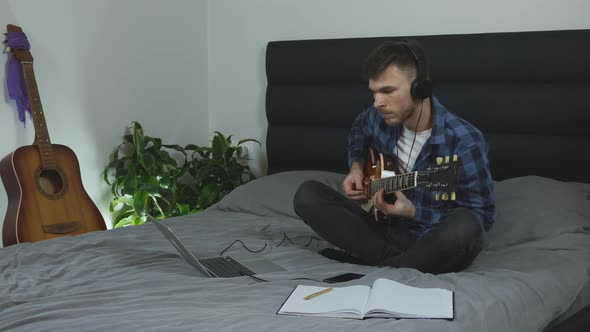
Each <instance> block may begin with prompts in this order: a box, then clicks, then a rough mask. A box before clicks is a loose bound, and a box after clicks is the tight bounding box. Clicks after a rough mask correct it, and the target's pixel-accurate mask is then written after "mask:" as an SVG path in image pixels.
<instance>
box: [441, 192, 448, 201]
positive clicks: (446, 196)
mask: <svg viewBox="0 0 590 332" xmlns="http://www.w3.org/2000/svg"><path fill="white" fill-rule="evenodd" d="M442 200H443V201H448V200H449V194H447V193H443V194H442Z"/></svg>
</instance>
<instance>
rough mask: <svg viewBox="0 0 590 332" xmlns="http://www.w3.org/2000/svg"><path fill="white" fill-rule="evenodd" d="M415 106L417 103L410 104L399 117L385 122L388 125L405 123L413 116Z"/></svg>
mask: <svg viewBox="0 0 590 332" xmlns="http://www.w3.org/2000/svg"><path fill="white" fill-rule="evenodd" d="M415 107H416V106H415V105H410V106H408V107H407V108H406V109H404V111H403V112H402V113H401V114H400V116H399V117H395V118H392V119H390V120H385V123H386V124H387V125H388V126H397V125H400V124H403V123H405V122H406V121H408V119H409V118H410V117H412V115H413V114H414V112H415V111H416V108H415Z"/></svg>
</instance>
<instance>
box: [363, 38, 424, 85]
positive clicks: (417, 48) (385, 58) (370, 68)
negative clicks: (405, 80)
mask: <svg viewBox="0 0 590 332" xmlns="http://www.w3.org/2000/svg"><path fill="white" fill-rule="evenodd" d="M412 51H413V52H414V54H415V56H414V54H412ZM416 57H417V58H418V59H416ZM417 62H421V63H420V65H421V67H420V70H421V71H422V73H423V77H421V78H427V77H429V76H430V75H429V71H428V61H427V59H426V55H425V53H424V48H423V47H422V45H421V44H420V43H419V42H417V41H415V40H403V41H385V42H383V43H382V44H381V45H379V46H377V47H376V48H375V49H373V50H372V51H371V53H369V55H368V56H367V58H366V59H365V65H364V75H365V79H367V80H371V79H376V78H377V77H378V76H379V75H381V73H383V71H385V69H387V67H389V66H391V65H396V66H397V67H398V68H400V69H401V70H407V71H410V72H411V73H413V74H414V76H415V77H416V78H417V76H418V72H417ZM422 65H423V66H422Z"/></svg>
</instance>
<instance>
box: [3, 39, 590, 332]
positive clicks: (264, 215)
mask: <svg viewBox="0 0 590 332" xmlns="http://www.w3.org/2000/svg"><path fill="white" fill-rule="evenodd" d="M416 38H417V39H419V40H420V41H421V42H422V43H423V44H424V45H425V47H426V49H427V50H428V51H429V53H430V56H431V59H432V75H431V76H432V78H433V79H434V81H435V84H436V85H435V95H436V96H437V97H438V98H439V99H440V100H441V102H442V103H443V104H445V105H446V106H447V107H448V108H449V109H450V110H451V111H453V112H455V113H457V114H459V115H461V116H462V117H464V118H466V119H467V120H469V121H470V122H472V123H474V124H475V125H476V126H478V127H479V128H480V129H482V131H483V132H484V133H485V135H486V137H487V139H488V142H489V144H490V161H491V168H492V173H493V176H494V180H495V182H494V185H495V190H496V196H497V221H496V224H495V225H494V227H493V228H492V229H491V230H490V231H489V232H488V233H487V234H486V238H485V245H484V249H483V251H482V253H481V254H480V255H479V256H478V258H477V259H476V260H475V262H474V263H473V264H472V265H471V266H470V267H469V268H467V269H466V270H465V271H462V272H459V273H448V274H442V275H432V274H424V273H420V272H418V271H416V270H412V269H395V268H389V267H383V268H377V267H369V266H362V265H354V264H348V263H339V262H336V261H333V260H329V259H327V258H325V257H323V256H321V255H319V254H318V251H320V250H321V249H323V248H327V247H330V244H329V243H327V242H325V241H323V240H322V239H321V238H319V237H317V235H315V234H314V233H313V232H312V231H311V230H310V229H309V228H308V227H307V226H306V225H305V224H304V223H303V222H302V221H301V220H300V219H299V218H298V217H297V215H296V214H295V213H294V211H293V207H292V199H293V195H294V193H295V191H296V189H297V187H298V186H299V184H300V183H302V182H303V181H306V180H311V179H313V180H317V181H320V182H323V183H326V184H327V185H329V186H332V187H333V188H336V189H339V190H341V183H342V180H343V178H344V173H345V172H346V153H345V149H346V135H347V130H348V128H349V126H350V124H351V123H352V120H353V119H354V117H355V115H356V114H358V112H360V111H362V110H363V109H364V108H365V107H366V106H367V105H368V104H369V103H370V101H371V99H370V98H371V96H370V94H369V93H368V90H367V87H366V82H363V81H362V80H361V79H360V66H359V64H360V63H361V62H362V59H363V58H364V56H365V55H366V54H367V52H368V50H369V49H371V48H372V47H373V46H375V45H377V44H379V43H380V42H381V41H383V40H385V39H386V38H358V39H333V40H305V41H276V42H270V43H269V44H268V45H267V50H266V73H267V81H268V87H267V94H266V113H267V119H268V132H267V142H266V148H267V155H268V175H266V176H263V177H260V178H258V179H256V180H255V181H252V182H250V183H247V184H245V185H243V186H241V187H239V188H237V189H235V190H234V191H232V192H231V193H230V194H229V195H227V196H226V197H225V198H224V199H223V200H222V201H220V202H219V203H217V204H216V205H214V206H212V207H210V208H209V209H207V210H206V211H204V212H202V213H197V214H192V215H188V216H183V217H177V218H170V219H168V220H165V221H164V223H165V224H166V225H168V226H169V227H171V228H172V229H173V230H174V231H175V232H176V233H177V234H178V235H179V237H180V238H181V239H182V240H183V242H184V243H186V244H187V245H188V246H189V247H190V248H191V249H192V250H193V251H194V252H195V254H196V255H197V256H202V257H204V256H211V255H218V254H220V253H222V252H223V253H224V254H229V255H231V256H236V257H242V256H243V257H246V256H251V255H263V256H264V257H266V258H267V259H269V260H271V261H273V262H274V263H276V264H278V265H280V266H281V267H283V268H284V269H285V270H284V271H280V272H273V273H268V274H262V275H259V277H260V278H263V279H265V280H267V282H260V281H258V280H255V279H253V278H250V277H246V276H244V277H238V278H229V279H219V278H214V279H209V278H204V277H203V276H202V275H201V274H200V273H199V272H198V271H197V270H195V269H194V268H193V267H191V266H190V265H189V264H187V263H186V262H185V261H183V260H182V259H181V258H180V256H179V255H178V254H177V253H176V251H175V249H174V248H173V247H172V245H170V243H169V242H168V241H167V239H166V238H164V237H163V236H162V234H161V233H159V232H158V231H157V230H156V228H155V227H154V225H152V224H149V223H147V224H144V225H141V226H135V227H128V228H123V229H116V230H109V231H102V232H94V233H88V234H83V235H79V236H74V237H63V238H58V239H53V240H48V241H42V242H37V243H24V244H19V245H14V246H10V247H6V248H2V249H0V271H1V272H0V273H2V278H1V279H0V331H29V330H32V331H49V330H52V331H81V330H84V331H104V330H111V329H112V330H131V331H151V330H158V331H162V330H164V331H236V330H237V331H269V330H273V331H274V330H280V331H296V330H312V329H313V330H316V331H332V330H340V331H352V330H360V329H368V330H374V331H382V330H387V331H575V330H577V329H582V328H583V327H584V326H585V324H586V326H587V324H588V323H589V322H588V316H589V315H588V313H589V309H588V307H589V306H590V282H589V279H590V175H589V174H588V173H587V170H588V169H590V156H589V155H588V153H587V152H588V147H589V146H590V133H589V131H588V129H587V127H586V126H587V124H588V123H590V110H589V109H588V106H587V103H586V102H585V101H584V99H583V97H584V96H586V95H587V94H588V92H590V63H588V62H587V59H588V58H590V45H589V44H588V43H587V42H586V41H587V40H590V31H589V30H572V31H542V32H518V33H492V34H468V35H437V36H418V37H416ZM236 240H239V242H236ZM249 250H250V251H257V252H258V253H250V252H249ZM345 272H357V273H362V274H365V276H364V277H363V278H361V279H357V280H353V281H348V282H345V283H342V284H341V285H343V286H345V285H353V284H366V285H370V284H371V283H372V282H373V281H374V280H375V279H377V278H389V279H392V280H395V281H398V282H402V283H405V284H407V285H410V286H416V287H441V288H446V289H450V290H453V291H454V292H455V310H456V318H455V319H454V320H452V321H447V320H428V319H398V320H396V319H367V320H354V319H332V318H312V317H292V316H280V315H276V314H275V313H276V311H277V310H278V309H279V307H280V306H281V304H282V303H283V302H284V301H285V299H286V298H287V296H288V295H289V294H290V293H291V291H292V290H293V288H294V287H295V286H296V285H298V284H303V283H305V284H310V285H318V284H319V285H321V284H322V283H321V281H320V280H322V279H324V278H327V277H331V276H334V275H337V274H340V273H345Z"/></svg>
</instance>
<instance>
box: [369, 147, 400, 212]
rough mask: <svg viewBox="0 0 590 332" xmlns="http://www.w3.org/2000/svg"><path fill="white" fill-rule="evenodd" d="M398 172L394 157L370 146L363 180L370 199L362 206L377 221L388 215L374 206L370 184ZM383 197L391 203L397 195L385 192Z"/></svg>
mask: <svg viewBox="0 0 590 332" xmlns="http://www.w3.org/2000/svg"><path fill="white" fill-rule="evenodd" d="M397 173H398V169H397V164H396V163H395V159H394V158H393V157H391V156H387V155H384V154H382V153H376V152H375V151H374V150H373V149H372V148H369V155H368V158H367V163H366V165H365V179H364V180H363V187H364V190H365V193H366V194H367V197H369V200H368V201H367V202H366V203H364V204H362V207H363V209H364V210H365V211H367V212H368V213H371V214H372V215H373V217H374V218H375V221H382V220H384V219H385V218H386V216H385V215H384V214H383V213H381V212H380V211H379V210H377V209H375V208H374V207H373V197H372V195H370V190H369V186H370V185H371V183H372V182H373V181H375V180H379V179H383V178H387V177H390V176H393V175H395V174H397ZM383 198H384V200H385V201H386V202H388V203H390V204H393V203H395V195H394V194H392V193H389V194H385V195H384V196H383Z"/></svg>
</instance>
